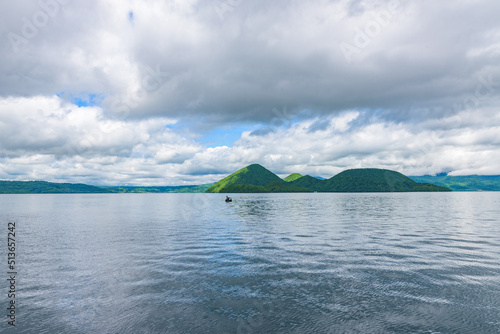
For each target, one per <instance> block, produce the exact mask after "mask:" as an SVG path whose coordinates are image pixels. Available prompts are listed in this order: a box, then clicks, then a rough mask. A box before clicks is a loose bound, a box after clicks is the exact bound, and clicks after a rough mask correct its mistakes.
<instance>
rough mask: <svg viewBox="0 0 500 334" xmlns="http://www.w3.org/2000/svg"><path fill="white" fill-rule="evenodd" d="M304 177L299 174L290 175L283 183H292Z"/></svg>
mask: <svg viewBox="0 0 500 334" xmlns="http://www.w3.org/2000/svg"><path fill="white" fill-rule="evenodd" d="M301 177H302V174H299V173H293V174H290V175H288V176H287V177H285V178H284V179H283V181H285V182H292V181H295V180H297V179H300V178H301Z"/></svg>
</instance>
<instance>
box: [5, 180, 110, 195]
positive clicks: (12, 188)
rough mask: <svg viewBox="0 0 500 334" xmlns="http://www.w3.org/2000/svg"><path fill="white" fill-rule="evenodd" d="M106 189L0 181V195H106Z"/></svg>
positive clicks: (67, 184) (78, 185) (68, 184)
mask: <svg viewBox="0 0 500 334" xmlns="http://www.w3.org/2000/svg"><path fill="white" fill-rule="evenodd" d="M106 192H109V191H107V190H106V189H102V188H100V187H94V186H89V185H86V184H73V183H52V182H45V181H0V194H66V193H106Z"/></svg>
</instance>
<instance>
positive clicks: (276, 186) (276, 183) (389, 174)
mask: <svg viewBox="0 0 500 334" xmlns="http://www.w3.org/2000/svg"><path fill="white" fill-rule="evenodd" d="M292 175H293V174H292ZM269 180H271V181H269ZM308 191H318V192H393V191H396V192H402V191H450V189H448V188H446V187H440V186H435V185H433V184H429V183H417V182H415V181H413V180H412V179H410V178H409V177H407V176H405V175H403V174H401V173H398V172H395V171H391V170H387V169H376V168H362V169H350V170H346V171H343V172H341V173H339V174H337V175H335V176H333V177H332V178H330V179H327V180H319V179H317V178H314V177H312V176H309V175H306V176H302V177H299V178H296V179H295V180H293V181H289V182H285V181H283V180H281V179H279V178H278V176H276V175H275V174H273V173H272V172H270V171H269V170H267V169H265V168H264V167H262V166H260V165H250V166H248V167H245V168H242V169H240V170H239V171H237V172H235V173H233V174H231V175H229V176H228V177H226V178H224V179H222V180H221V181H219V182H217V183H215V185H213V186H212V187H210V188H209V189H208V190H207V192H227V193H230V192H308Z"/></svg>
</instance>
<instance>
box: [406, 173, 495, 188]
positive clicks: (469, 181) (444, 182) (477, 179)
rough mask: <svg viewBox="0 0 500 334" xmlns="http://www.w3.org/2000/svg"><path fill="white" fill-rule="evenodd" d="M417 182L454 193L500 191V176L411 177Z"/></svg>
mask: <svg viewBox="0 0 500 334" xmlns="http://www.w3.org/2000/svg"><path fill="white" fill-rule="evenodd" d="M410 178H411V179H412V180H414V181H417V182H427V183H432V184H436V185H439V186H443V187H448V188H450V189H451V190H453V191H480V190H483V191H500V175H468V176H449V175H438V176H429V175H425V176H410Z"/></svg>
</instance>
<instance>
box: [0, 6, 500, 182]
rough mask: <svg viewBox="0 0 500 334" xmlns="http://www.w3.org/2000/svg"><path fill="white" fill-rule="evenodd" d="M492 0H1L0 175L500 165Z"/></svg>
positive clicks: (85, 178)
mask: <svg viewBox="0 0 500 334" xmlns="http://www.w3.org/2000/svg"><path fill="white" fill-rule="evenodd" d="M499 13H500V2H499V1H498V0H461V1H456V0H453V1H452V0H442V1H431V0H421V1H410V0H400V1H397V0H396V1H394V0H391V1H389V0H369V1H363V0H331V1H328V0H312V1H298V0H288V1H285V0H275V1H252V0H204V1H196V0H147V1H144V0H141V1H139V0H137V1H133V0H128V1H124V0H91V1H76V0H40V1H38V0H37V1H2V2H1V3H0V30H1V42H0V43H1V47H0V179H4V180H46V181H54V182H84V183H88V184H95V185H181V184H199V183H208V182H213V181H217V180H218V179H220V178H221V177H223V176H225V175H227V174H228V173H231V172H234V171H235V170H237V169H239V168H241V167H244V166H246V165H248V164H251V163H260V164H262V165H264V166H265V167H267V168H268V169H270V170H271V171H273V172H275V173H278V174H279V175H282V176H286V175H287V174H289V173H292V172H300V173H302V174H310V175H315V176H323V177H331V176H333V175H335V174H336V173H338V172H340V171H342V170H345V169H348V168H359V167H378V168H388V169H393V170H397V171H400V172H402V173H405V174H407V175H424V174H431V175H434V174H436V173H443V172H449V173H451V175H470V174H483V175H488V174H490V175H491V174H500V20H499V19H498V16H499V15H498V14H499Z"/></svg>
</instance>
